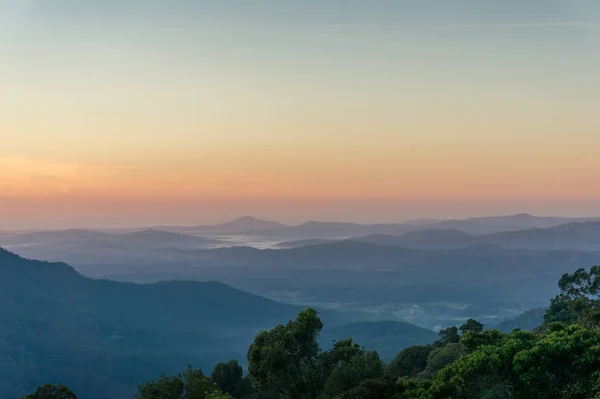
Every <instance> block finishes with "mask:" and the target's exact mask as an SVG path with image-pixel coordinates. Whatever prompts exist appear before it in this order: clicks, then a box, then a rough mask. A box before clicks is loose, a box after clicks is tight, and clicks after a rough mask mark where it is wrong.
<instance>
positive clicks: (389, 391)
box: [339, 378, 405, 399]
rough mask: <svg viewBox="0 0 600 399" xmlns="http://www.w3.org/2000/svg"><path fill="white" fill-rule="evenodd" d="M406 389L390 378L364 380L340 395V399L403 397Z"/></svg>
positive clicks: (390, 398)
mask: <svg viewBox="0 0 600 399" xmlns="http://www.w3.org/2000/svg"><path fill="white" fill-rule="evenodd" d="M403 392H404V389H403V387H402V386H401V385H399V384H396V383H395V381H394V380H392V379H390V378H372V379H367V380H363V381H361V382H360V384H358V385H357V386H356V387H353V388H352V389H350V390H348V391H346V392H344V393H342V394H341V395H339V398H340V399H403V398H404V397H405V396H404V395H402V393H403Z"/></svg>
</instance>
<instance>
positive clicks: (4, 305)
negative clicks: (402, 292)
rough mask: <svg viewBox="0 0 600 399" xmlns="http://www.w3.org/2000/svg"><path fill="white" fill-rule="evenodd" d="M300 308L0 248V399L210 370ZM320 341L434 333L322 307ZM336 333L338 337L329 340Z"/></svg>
mask: <svg viewBox="0 0 600 399" xmlns="http://www.w3.org/2000/svg"><path fill="white" fill-rule="evenodd" d="M299 310H300V308H299V307H295V306H292V305H287V304H283V303H278V302H275V301H272V300H269V299H265V298H261V297H259V296H256V295H252V294H249V293H246V292H243V291H240V290H237V289H235V288H232V287H230V286H227V285H225V284H223V283H218V282H189V281H188V282H183V281H182V282H159V283H155V284H133V283H120V282H115V281H109V280H101V279H90V278H87V277H84V276H82V275H81V274H79V273H77V272H76V271H75V270H74V269H73V268H71V267H70V266H68V265H67V264H64V263H49V262H41V261H34V260H27V259H24V258H21V257H19V256H17V255H15V254H13V253H11V252H8V251H6V250H3V249H0V365H2V370H3V372H2V373H1V374H0V386H1V387H2V389H1V390H0V399H13V398H17V397H21V396H23V395H25V394H26V393H28V392H31V391H33V390H34V389H35V387H36V386H37V385H40V384H47V383H53V384H59V383H61V384H66V385H68V386H69V387H71V388H72V389H73V390H75V391H76V392H78V393H79V394H80V395H81V397H85V398H90V399H100V398H115V399H120V398H131V397H133V395H134V393H135V390H136V387H137V384H138V383H140V382H143V381H147V380H151V379H154V378H157V377H158V376H159V375H160V374H161V373H163V372H165V373H167V374H174V373H177V372H179V371H180V370H182V369H184V368H185V366H187V365H188V364H193V365H194V366H195V367H201V368H203V369H204V370H205V371H207V372H210V369H211V367H212V366H213V365H214V364H215V363H217V362H219V361H226V360H230V359H238V360H240V361H241V362H242V364H244V359H245V352H246V350H247V347H248V345H249V344H250V343H251V342H252V339H253V338H254V336H255V334H256V333H257V332H258V331H259V330H260V329H264V328H271V327H273V326H274V325H276V324H279V323H283V322H286V321H288V320H290V319H292V318H294V317H295V315H296V314H297V313H298V311H299ZM321 316H322V318H323V319H324V321H325V322H326V325H328V329H327V330H326V331H324V333H323V337H322V341H323V342H327V341H329V340H334V339H340V338H345V337H353V338H356V339H357V340H359V339H360V340H364V342H363V343H362V344H363V345H364V346H366V347H368V348H369V349H379V350H382V351H383V352H385V353H388V354H389V355H390V356H392V355H393V352H398V351H400V350H401V349H402V348H403V347H405V346H407V345H412V344H413V343H429V342H430V341H431V340H433V339H434V338H435V333H433V332H432V331H429V330H426V329H422V328H419V327H416V326H413V325H410V324H407V323H395V322H389V323H387V324H383V323H371V322H368V321H365V322H360V323H353V324H350V325H348V327H345V326H344V323H346V322H348V321H351V320H352V319H351V318H350V315H349V314H348V313H345V314H338V313H335V312H330V311H323V312H321ZM338 334H339V336H338Z"/></svg>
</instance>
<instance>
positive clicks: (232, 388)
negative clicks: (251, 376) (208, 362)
mask: <svg viewBox="0 0 600 399" xmlns="http://www.w3.org/2000/svg"><path fill="white" fill-rule="evenodd" d="M243 377H244V370H243V369H242V366H240V365H239V363H238V362H237V360H231V361H229V362H227V363H219V364H217V365H216V366H215V368H214V369H213V372H212V373H211V375H210V379H211V380H212V381H213V382H214V383H215V384H217V386H218V387H219V388H220V389H221V390H222V391H223V392H228V393H230V394H232V395H233V396H236V397H240V396H242V395H244V394H246V393H247V392H244V391H246V390H248V389H249V387H245V386H244V385H245V382H246V381H245V380H244V378H243Z"/></svg>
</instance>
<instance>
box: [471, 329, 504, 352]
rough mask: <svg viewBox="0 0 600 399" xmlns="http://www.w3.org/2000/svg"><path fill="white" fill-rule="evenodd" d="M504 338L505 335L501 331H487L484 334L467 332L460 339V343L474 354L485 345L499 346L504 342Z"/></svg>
mask: <svg viewBox="0 0 600 399" xmlns="http://www.w3.org/2000/svg"><path fill="white" fill-rule="evenodd" d="M504 336H505V334H504V333H502V332H501V331H499V330H487V331H482V332H475V331H467V332H466V333H465V334H464V335H463V336H462V337H460V343H461V344H462V345H463V347H464V348H465V350H466V351H467V352H472V351H474V350H475V349H477V348H479V347H481V346H484V345H497V344H498V343H500V342H501V341H502V339H503V338H504Z"/></svg>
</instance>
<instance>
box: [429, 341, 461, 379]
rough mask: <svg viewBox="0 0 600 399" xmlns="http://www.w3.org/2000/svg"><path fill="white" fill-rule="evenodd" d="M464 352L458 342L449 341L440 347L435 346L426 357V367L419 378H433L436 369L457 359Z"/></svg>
mask: <svg viewBox="0 0 600 399" xmlns="http://www.w3.org/2000/svg"><path fill="white" fill-rule="evenodd" d="M463 353H464V348H463V346H462V345H461V344H459V343H449V344H447V345H444V346H442V347H440V348H436V349H434V350H433V351H431V353H430V354H429V356H428V357H427V367H425V370H423V372H422V373H421V374H419V377H420V378H433V377H435V375H436V374H437V372H438V371H440V370H441V369H443V368H444V367H446V366H447V365H449V364H451V363H453V362H455V361H456V360H458V359H459V358H460V357H461V356H462V354H463Z"/></svg>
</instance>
